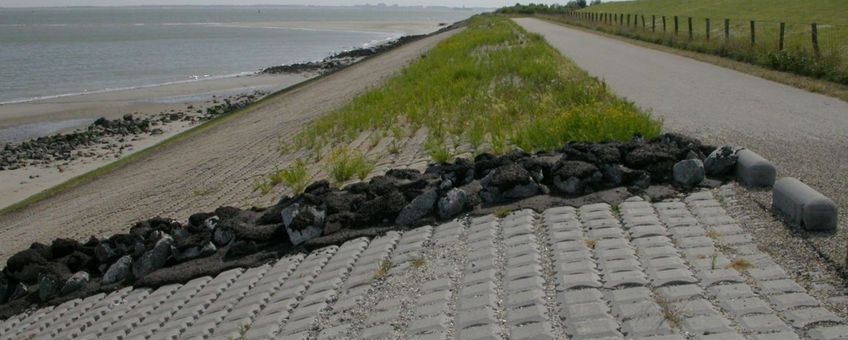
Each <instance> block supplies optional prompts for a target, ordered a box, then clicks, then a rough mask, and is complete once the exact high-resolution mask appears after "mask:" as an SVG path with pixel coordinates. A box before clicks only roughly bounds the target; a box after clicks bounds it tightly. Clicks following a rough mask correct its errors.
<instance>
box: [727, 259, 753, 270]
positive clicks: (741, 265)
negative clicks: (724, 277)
mask: <svg viewBox="0 0 848 340" xmlns="http://www.w3.org/2000/svg"><path fill="white" fill-rule="evenodd" d="M727 268H728V269H734V270H736V271H738V272H744V271H747V270H749V269H751V268H754V264H753V263H751V262H749V261H748V260H745V259H735V260H733V261H730V264H728V265H727Z"/></svg>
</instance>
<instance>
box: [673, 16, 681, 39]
mask: <svg viewBox="0 0 848 340" xmlns="http://www.w3.org/2000/svg"><path fill="white" fill-rule="evenodd" d="M677 33H680V25H679V23H678V21H677V16H676V15H675V16H674V36H675V37H676V36H677Z"/></svg>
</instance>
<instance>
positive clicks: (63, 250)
mask: <svg viewBox="0 0 848 340" xmlns="http://www.w3.org/2000/svg"><path fill="white" fill-rule="evenodd" d="M50 247H51V248H52V250H53V258H60V257H65V256H67V255H70V254H71V253H73V252H75V251H78V250H82V245H81V244H80V243H79V242H78V241H76V240H71V239H66V238H58V239H55V240H53V243H51V244H50Z"/></svg>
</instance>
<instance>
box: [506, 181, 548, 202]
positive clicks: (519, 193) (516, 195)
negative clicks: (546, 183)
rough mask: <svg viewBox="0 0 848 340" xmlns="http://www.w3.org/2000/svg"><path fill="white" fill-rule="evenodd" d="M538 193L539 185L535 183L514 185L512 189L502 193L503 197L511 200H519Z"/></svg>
mask: <svg viewBox="0 0 848 340" xmlns="http://www.w3.org/2000/svg"><path fill="white" fill-rule="evenodd" d="M539 191H540V188H539V185H538V184H536V182H530V183H527V184H524V185H516V186H515V187H513V188H512V189H509V190H506V191H504V192H503V196H504V197H506V198H511V199H521V198H527V197H530V196H534V195H536V194H538V193H539Z"/></svg>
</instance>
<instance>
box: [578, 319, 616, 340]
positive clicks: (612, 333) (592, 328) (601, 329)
mask: <svg viewBox="0 0 848 340" xmlns="http://www.w3.org/2000/svg"><path fill="white" fill-rule="evenodd" d="M566 323H567V326H566V329H567V331H568V332H569V333H570V334H571V338H572V339H598V338H606V337H610V338H613V337H617V338H621V337H623V335H622V334H621V333H620V332H619V331H618V328H619V326H618V323H617V322H615V320H613V319H612V318H601V319H594V320H586V321H576V322H566Z"/></svg>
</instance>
